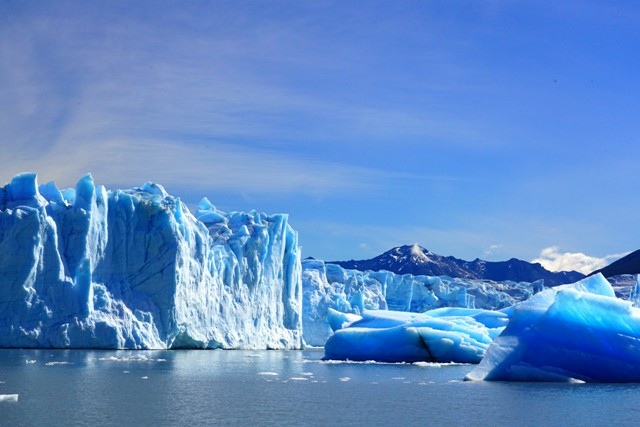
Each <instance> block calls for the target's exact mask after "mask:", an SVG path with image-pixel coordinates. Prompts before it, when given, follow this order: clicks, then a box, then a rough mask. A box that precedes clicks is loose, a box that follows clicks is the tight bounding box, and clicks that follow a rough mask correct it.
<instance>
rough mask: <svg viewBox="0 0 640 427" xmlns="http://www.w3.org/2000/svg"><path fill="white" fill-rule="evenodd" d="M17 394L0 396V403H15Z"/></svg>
mask: <svg viewBox="0 0 640 427" xmlns="http://www.w3.org/2000/svg"><path fill="white" fill-rule="evenodd" d="M17 401H18V395H17V394H0V402H17Z"/></svg>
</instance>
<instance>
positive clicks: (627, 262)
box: [589, 249, 640, 277]
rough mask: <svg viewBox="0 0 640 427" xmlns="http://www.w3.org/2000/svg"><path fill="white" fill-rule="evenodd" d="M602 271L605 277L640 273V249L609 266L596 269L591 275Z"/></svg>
mask: <svg viewBox="0 0 640 427" xmlns="http://www.w3.org/2000/svg"><path fill="white" fill-rule="evenodd" d="M596 273H602V275H603V276H604V277H613V276H621V275H623V274H640V249H638V250H637V251H635V252H631V253H630V254H629V255H627V256H625V257H622V258H620V259H619V260H617V261H615V262H612V263H611V264H609V265H608V266H606V267H604V268H601V269H600V270H596V271H594V272H593V273H591V274H590V275H589V276H591V275H594V274H596Z"/></svg>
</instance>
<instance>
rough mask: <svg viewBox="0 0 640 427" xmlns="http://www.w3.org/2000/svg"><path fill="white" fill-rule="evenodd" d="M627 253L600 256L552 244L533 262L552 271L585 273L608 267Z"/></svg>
mask: <svg viewBox="0 0 640 427" xmlns="http://www.w3.org/2000/svg"><path fill="white" fill-rule="evenodd" d="M627 254H628V253H623V254H612V255H605V256H604V257H602V258H598V257H593V256H589V255H585V254H583V253H582V252H560V248H558V247H557V246H551V247H548V248H545V249H543V250H542V251H540V256H539V257H538V258H536V259H534V260H533V261H531V262H537V263H540V264H541V265H542V266H543V267H544V268H546V269H547V270H550V271H579V272H580V273H583V274H589V273H591V272H592V271H595V270H598V269H600V268H603V267H606V266H607V265H608V264H610V263H611V262H613V261H615V260H617V259H619V258H621V257H623V256H625V255H627Z"/></svg>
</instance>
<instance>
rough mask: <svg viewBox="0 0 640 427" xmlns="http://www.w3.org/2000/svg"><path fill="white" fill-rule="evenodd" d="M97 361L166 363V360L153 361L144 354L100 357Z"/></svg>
mask: <svg viewBox="0 0 640 427" xmlns="http://www.w3.org/2000/svg"><path fill="white" fill-rule="evenodd" d="M98 360H101V361H107V362H166V361H167V359H154V358H153V357H149V356H146V355H144V354H137V355H133V356H126V357H116V356H109V357H100V358H99V359H98Z"/></svg>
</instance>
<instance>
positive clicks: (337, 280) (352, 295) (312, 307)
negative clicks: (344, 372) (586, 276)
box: [302, 259, 544, 346]
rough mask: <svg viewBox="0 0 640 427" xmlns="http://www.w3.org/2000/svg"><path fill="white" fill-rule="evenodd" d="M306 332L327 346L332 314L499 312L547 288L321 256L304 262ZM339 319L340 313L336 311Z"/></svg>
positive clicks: (316, 343) (311, 341)
mask: <svg viewBox="0 0 640 427" xmlns="http://www.w3.org/2000/svg"><path fill="white" fill-rule="evenodd" d="M302 283H303V331H304V340H305V342H306V343H307V344H308V345H314V346H322V345H324V343H325V342H326V341H327V339H329V337H330V336H331V335H332V334H333V331H334V330H335V327H333V328H332V326H331V324H330V323H331V322H330V317H331V316H329V315H328V313H330V310H331V309H333V310H336V311H338V312H342V313H352V314H362V313H364V312H365V310H383V309H389V310H395V311H406V312H424V311H427V310H433V309H436V308H441V307H465V308H472V309H473V308H479V309H484V310H497V309H503V308H505V307H509V306H512V305H513V304H515V303H517V302H519V301H524V300H526V299H528V298H529V297H531V296H532V295H534V294H535V293H537V292H539V291H541V290H542V289H543V288H544V286H543V284H542V282H541V281H539V282H534V283H525V282H522V283H516V282H492V281H488V280H469V279H458V278H456V279H454V278H450V277H447V276H439V277H432V276H413V275H411V274H402V275H401V274H395V273H391V272H388V271H366V272H361V271H358V270H347V269H343V268H342V267H340V266H338V265H334V264H326V263H324V262H323V261H320V260H314V259H305V260H303V261H302ZM332 316H333V317H334V318H335V316H336V315H335V314H333V315H332Z"/></svg>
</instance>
